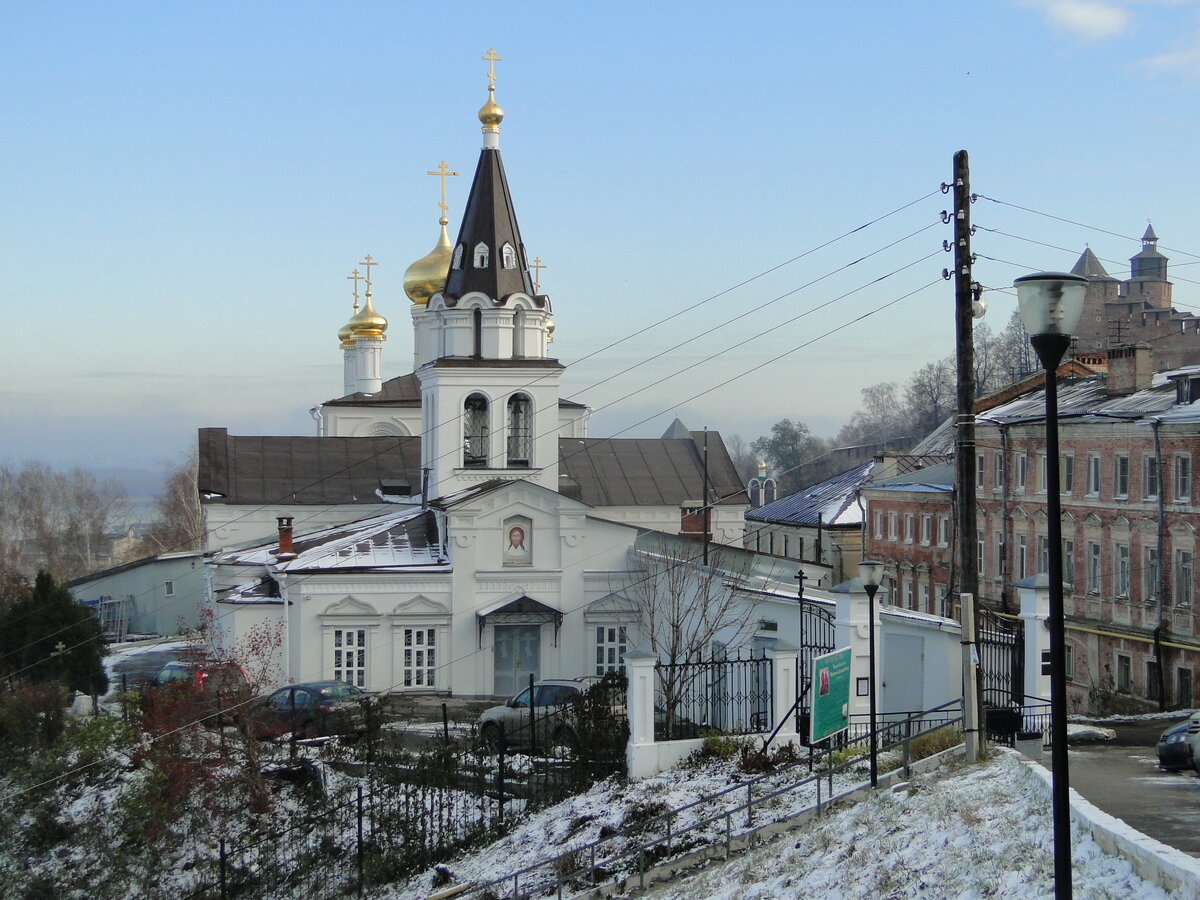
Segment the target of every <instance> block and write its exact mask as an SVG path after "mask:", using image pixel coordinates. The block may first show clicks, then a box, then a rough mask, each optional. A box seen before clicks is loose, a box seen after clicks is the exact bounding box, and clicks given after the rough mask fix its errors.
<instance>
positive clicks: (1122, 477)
mask: <svg viewBox="0 0 1200 900" xmlns="http://www.w3.org/2000/svg"><path fill="white" fill-rule="evenodd" d="M1113 495H1114V496H1116V497H1117V498H1119V499H1122V500H1124V499H1125V498H1127V497H1128V496H1129V457H1128V456H1126V455H1124V454H1121V455H1120V456H1116V457H1113Z"/></svg>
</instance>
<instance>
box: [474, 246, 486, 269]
mask: <svg viewBox="0 0 1200 900" xmlns="http://www.w3.org/2000/svg"><path fill="white" fill-rule="evenodd" d="M487 264H488V246H487V244H485V243H484V242H483V241H480V242H479V243H478V244H476V245H475V268H477V269H486V268H487Z"/></svg>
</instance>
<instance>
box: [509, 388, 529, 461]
mask: <svg viewBox="0 0 1200 900" xmlns="http://www.w3.org/2000/svg"><path fill="white" fill-rule="evenodd" d="M532 456H533V402H532V401H531V400H530V399H529V398H528V397H527V396H526V395H525V394H513V395H512V396H511V397H509V399H508V467H509V468H510V469H527V468H529V467H530V466H531V465H532V464H533V463H532Z"/></svg>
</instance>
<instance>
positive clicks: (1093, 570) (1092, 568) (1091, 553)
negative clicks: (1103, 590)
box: [1087, 543, 1100, 594]
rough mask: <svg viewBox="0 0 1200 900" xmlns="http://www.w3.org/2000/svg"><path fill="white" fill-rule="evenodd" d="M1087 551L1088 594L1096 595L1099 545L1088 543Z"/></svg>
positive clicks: (1098, 581)
mask: <svg viewBox="0 0 1200 900" xmlns="http://www.w3.org/2000/svg"><path fill="white" fill-rule="evenodd" d="M1087 551H1088V555H1087V589H1088V593H1089V594H1098V593H1100V545H1099V544H1093V543H1089V544H1088V547H1087Z"/></svg>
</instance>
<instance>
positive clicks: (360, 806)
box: [358, 782, 364, 897]
mask: <svg viewBox="0 0 1200 900" xmlns="http://www.w3.org/2000/svg"><path fill="white" fill-rule="evenodd" d="M363 887H364V884H363V791H362V783H361V782H359V784H358V896H360V897H361V896H362V895H363Z"/></svg>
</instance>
